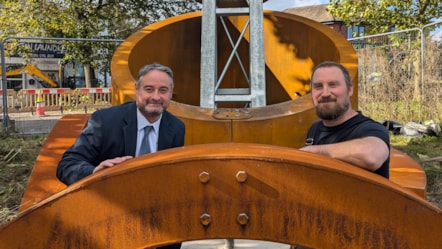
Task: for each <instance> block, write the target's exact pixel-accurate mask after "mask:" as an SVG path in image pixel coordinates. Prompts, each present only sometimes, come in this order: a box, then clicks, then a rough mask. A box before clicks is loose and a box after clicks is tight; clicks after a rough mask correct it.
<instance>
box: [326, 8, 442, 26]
mask: <svg viewBox="0 0 442 249" xmlns="http://www.w3.org/2000/svg"><path fill="white" fill-rule="evenodd" d="M328 11H329V12H330V13H331V14H332V15H333V16H335V17H337V18H340V19H341V20H342V21H343V22H344V23H345V24H346V25H347V26H349V27H352V26H358V25H361V24H365V25H366V26H367V27H372V28H371V29H368V30H367V31H368V33H382V32H387V31H389V27H394V28H395V29H396V30H404V29H410V28H421V27H422V26H423V25H425V24H428V23H430V22H432V21H434V19H438V18H441V17H442V0H419V1H416V0H357V1H354V0H330V5H329V7H328Z"/></svg>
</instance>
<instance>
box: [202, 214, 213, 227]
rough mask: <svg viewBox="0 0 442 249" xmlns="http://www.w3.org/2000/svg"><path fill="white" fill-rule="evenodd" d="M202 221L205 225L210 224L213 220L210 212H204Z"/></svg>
mask: <svg viewBox="0 0 442 249" xmlns="http://www.w3.org/2000/svg"><path fill="white" fill-rule="evenodd" d="M200 221H201V224H203V226H208V225H210V223H211V222H212V217H211V216H210V214H208V213H204V214H202V215H201V216H200Z"/></svg>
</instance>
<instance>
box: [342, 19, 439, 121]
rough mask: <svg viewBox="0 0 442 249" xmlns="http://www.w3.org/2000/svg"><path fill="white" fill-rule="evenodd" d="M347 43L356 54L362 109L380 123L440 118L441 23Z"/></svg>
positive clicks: (352, 40) (359, 97) (361, 38)
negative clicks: (383, 121) (382, 121)
mask: <svg viewBox="0 0 442 249" xmlns="http://www.w3.org/2000/svg"><path fill="white" fill-rule="evenodd" d="M349 41H350V43H351V44H352V45H353V47H354V48H355V49H356V51H357V54H358V60H359V63H358V66H359V79H358V86H359V88H358V90H359V92H358V100H359V108H360V110H361V111H362V112H363V113H365V114H366V115H368V116H371V117H372V118H374V119H376V120H378V121H381V120H385V119H389V120H394V121H398V122H408V121H419V122H420V121H422V122H424V121H426V120H427V121H428V120H433V121H437V122H442V21H439V22H434V23H431V24H429V25H426V26H424V27H423V28H422V29H409V30H402V31H397V32H389V33H383V34H377V35H370V36H364V37H357V38H352V39H349Z"/></svg>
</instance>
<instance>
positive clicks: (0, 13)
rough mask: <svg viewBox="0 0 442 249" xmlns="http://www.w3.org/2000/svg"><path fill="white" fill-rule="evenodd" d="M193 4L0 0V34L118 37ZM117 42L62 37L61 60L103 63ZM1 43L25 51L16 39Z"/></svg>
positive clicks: (150, 0) (164, 0) (195, 5)
mask: <svg viewBox="0 0 442 249" xmlns="http://www.w3.org/2000/svg"><path fill="white" fill-rule="evenodd" d="M198 9H200V4H199V3H197V2H195V1H186V0H148V1H139V0H109V1H105V0H26V1H21V0H12V1H11V0H9V1H8V0H6V1H0V40H3V39H5V38H6V37H56V38H82V39H118V40H120V39H125V38H127V37H128V36H129V35H131V34H132V33H134V32H135V31H137V30H139V29H141V28H142V27H144V26H146V25H149V24H151V23H154V22H157V21H160V20H162V19H166V18H168V17H172V16H176V15H179V14H183V13H187V12H191V11H195V10H198ZM117 45H118V44H116V43H114V44H110V43H109V42H108V43H105V42H86V41H83V42H72V41H71V42H63V49H64V51H65V54H66V57H65V58H64V60H66V61H72V60H75V61H78V62H81V63H82V64H84V65H85V71H87V70H88V69H87V68H88V67H89V65H91V64H92V65H93V66H95V67H99V66H101V67H108V62H103V60H107V61H109V59H110V58H111V56H112V54H113V52H114V50H115V48H116V47H117ZM5 46H6V45H5ZM7 46H8V51H9V52H10V53H20V54H22V55H23V57H26V53H25V52H26V51H25V50H23V47H20V46H19V44H18V43H13V42H9V43H8V44H7ZM28 52H29V51H28ZM100 60H101V63H97V61H100ZM94 63H95V64H94Z"/></svg>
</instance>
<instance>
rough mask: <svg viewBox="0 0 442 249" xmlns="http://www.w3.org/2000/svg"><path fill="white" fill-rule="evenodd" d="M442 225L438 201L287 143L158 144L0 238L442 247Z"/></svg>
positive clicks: (65, 243)
mask: <svg viewBox="0 0 442 249" xmlns="http://www.w3.org/2000/svg"><path fill="white" fill-rule="evenodd" d="M204 172H206V173H204ZM202 173H203V174H208V176H209V177H207V176H206V177H205V176H201V174H202ZM208 217H209V218H210V219H209V218H208ZM204 224H206V225H204ZM441 226H442V213H441V210H440V209H438V208H437V207H435V206H433V205H431V204H429V203H428V202H426V201H424V200H423V199H422V198H420V197H418V196H417V195H414V194H410V193H409V192H408V191H405V190H404V189H403V188H401V187H399V186H398V185H396V184H394V183H392V182H391V181H388V180H386V179H385V178H382V177H380V176H378V175H375V174H372V173H369V172H367V171H365V170H362V169H359V168H356V167H354V166H351V165H348V164H345V163H342V162H340V161H337V160H332V159H329V158H326V157H323V156H319V155H316V154H311V153H307V152H302V151H298V150H296V149H291V148H287V147H278V146H272V145H260V144H247V143H220V144H204V145H194V146H186V147H183V148H175V149H170V150H165V151H161V152H158V153H154V154H150V155H146V156H142V157H139V158H136V159H133V160H131V161H128V162H127V163H124V164H122V165H120V166H119V167H115V168H111V169H109V170H105V171H101V172H99V173H97V174H95V175H93V176H91V177H88V178H85V179H84V180H82V181H80V182H78V183H76V184H74V185H71V186H70V187H69V188H67V189H65V190H63V191H61V192H59V193H57V194H55V195H53V196H51V197H50V198H48V199H46V200H44V201H43V202H41V203H39V204H37V205H35V206H33V207H31V208H29V209H27V210H25V211H24V212H22V213H21V214H20V215H19V217H18V218H17V219H16V220H15V221H14V222H11V223H8V224H7V225H6V226H4V227H2V228H1V229H0V248H145V247H150V246H157V245H160V244H169V243H175V242H179V241H187V240H198V239H210V238H240V239H241V238H243V239H259V240H269V241H278V242H282V243H287V244H297V245H302V246H305V247H310V248H427V249H432V248H434V249H436V248H440V245H441V244H442V237H441V236H440V230H439V229H437V228H438V227H441ZM20 234H25V236H17V235H20Z"/></svg>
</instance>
